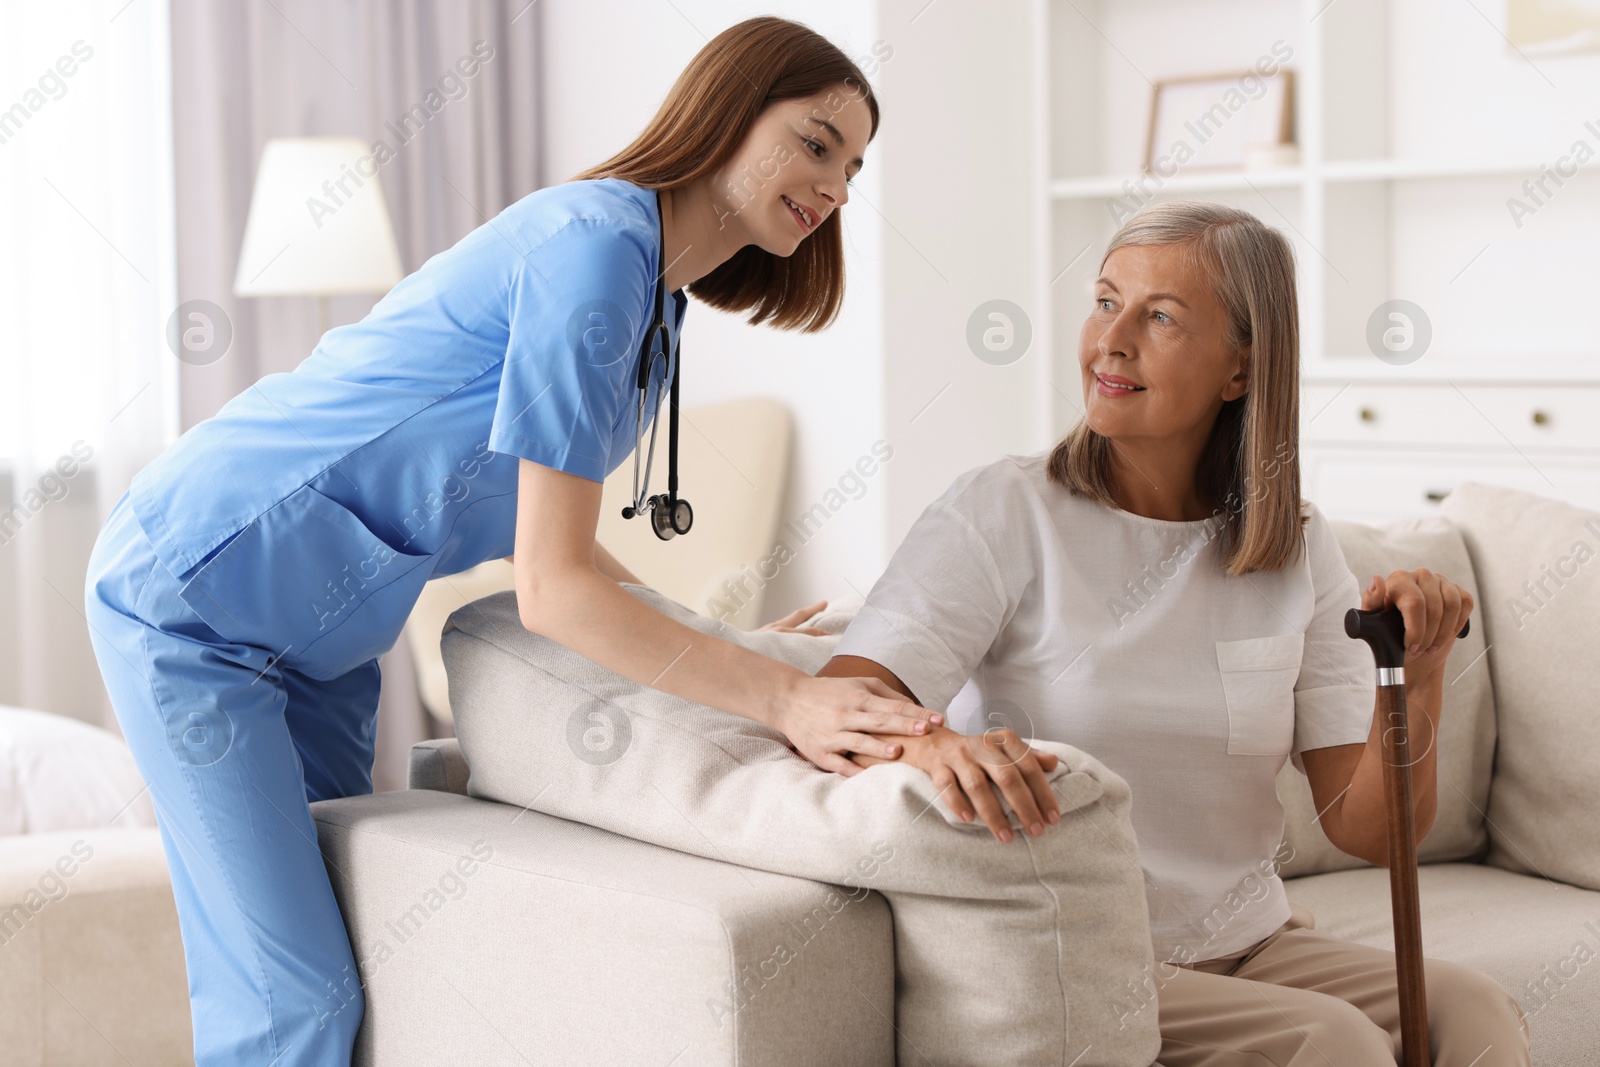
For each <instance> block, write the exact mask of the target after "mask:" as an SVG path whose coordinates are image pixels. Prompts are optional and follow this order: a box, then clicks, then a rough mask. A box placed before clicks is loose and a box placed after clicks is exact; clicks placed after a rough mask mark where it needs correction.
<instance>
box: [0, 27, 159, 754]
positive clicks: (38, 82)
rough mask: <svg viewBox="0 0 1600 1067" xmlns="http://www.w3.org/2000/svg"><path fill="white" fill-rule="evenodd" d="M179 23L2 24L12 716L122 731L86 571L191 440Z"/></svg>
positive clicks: (0, 672) (1, 397) (1, 460)
mask: <svg viewBox="0 0 1600 1067" xmlns="http://www.w3.org/2000/svg"><path fill="white" fill-rule="evenodd" d="M167 20H168V5H167V2H166V0H131V2H130V0H107V2H81V3H72V4H53V3H49V4H47V3H38V4H33V3H30V4H7V5H5V6H4V8H3V9H0V703H7V704H19V705H23V706H28V707H35V708H40V709H43V710H46V711H53V712H59V713H62V714H66V715H72V716H75V717H77V718H81V719H85V720H87V721H90V722H95V723H98V724H101V725H105V726H108V727H110V728H112V729H113V730H114V729H116V723H115V720H114V719H113V717H112V715H111V709H110V705H109V703H108V702H107V701H106V698H105V695H104V691H103V688H102V686H101V683H100V675H99V671H98V669H97V668H96V667H95V664H94V657H93V653H92V651H91V649H90V645H89V638H88V631H87V628H86V625H85V622H84V619H83V610H82V605H83V582H84V566H85V563H86V562H87V559H88V555H89V551H90V549H91V548H92V546H93V544H94V539H95V535H96V534H97V533H98V532H99V528H100V525H101V523H102V522H103V520H104V517H105V514H106V512H107V511H108V510H109V509H110V507H111V505H112V504H113V503H115V501H116V499H117V498H118V497H119V496H120V495H121V494H122V493H123V491H124V490H126V489H127V486H128V483H129V480H130V479H131V478H132V476H133V474H134V472H136V471H137V470H138V469H139V468H140V467H142V466H143V465H144V464H146V463H148V462H149V461H150V460H151V459H152V458H153V457H154V456H155V455H156V454H157V453H159V452H160V451H161V449H162V448H163V447H165V445H166V443H167V442H168V441H170V440H171V439H172V438H173V437H175V436H176V428H177V405H176V396H177V366H176V362H177V361H176V359H175V357H174V355H173V353H172V352H171V351H170V350H169V349H168V347H167V344H166V340H165V331H166V327H167V321H168V319H169V317H170V316H171V315H172V313H173V311H174V307H175V302H176V301H175V297H174V294H175V292H176V286H175V283H174V278H175V269H174V252H173V224H172V218H173V194H172V190H173V174H172V158H173V155H172V130H171V115H172V107H171V91H170V70H171V67H170V45H169V42H170V34H169V28H168V21H167Z"/></svg>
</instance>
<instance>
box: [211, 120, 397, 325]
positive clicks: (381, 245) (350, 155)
mask: <svg viewBox="0 0 1600 1067" xmlns="http://www.w3.org/2000/svg"><path fill="white" fill-rule="evenodd" d="M369 172H370V173H369ZM401 277H402V272H401V269H400V251H399V249H398V248H397V247H396V245H395V240H394V229H393V228H392V227H391V226H390V225H389V211H388V208H387V207H386V206H385V204H384V200H383V189H382V188H381V187H380V186H379V185H378V175H377V164H376V162H375V161H374V158H373V155H372V151H371V148H370V147H369V146H368V145H366V144H365V143H363V142H362V141H360V140H359V139H357V138H354V137H287V138H275V139H273V140H270V141H268V142H267V143H266V146H265V147H264V148H263V149H262V152H261V167H260V169H259V170H258V171H257V173H256V187H255V193H254V195H253V196H252V197H251V198H250V215H249V218H248V219H247V220H246V221H245V227H244V246H243V247H242V248H241V249H240V250H239V270H238V273H237V274H236V275H235V276H234V281H233V291H234V293H235V295H237V296H289V295H299V294H310V295H313V296H315V297H316V298H317V336H318V337H321V336H322V334H324V333H326V332H327V329H328V297H329V296H330V295H332V294H334V293H384V292H388V291H389V289H390V288H391V287H393V286H394V284H395V283H396V282H398V281H399V280H400V279H401Z"/></svg>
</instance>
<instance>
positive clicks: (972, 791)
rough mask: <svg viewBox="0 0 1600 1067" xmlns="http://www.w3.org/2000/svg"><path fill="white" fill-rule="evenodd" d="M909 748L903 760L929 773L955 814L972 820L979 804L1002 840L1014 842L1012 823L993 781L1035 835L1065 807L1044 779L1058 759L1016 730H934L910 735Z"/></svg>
mask: <svg viewBox="0 0 1600 1067" xmlns="http://www.w3.org/2000/svg"><path fill="white" fill-rule="evenodd" d="M905 749H906V751H905V755H904V756H902V757H900V760H899V762H901V763H909V764H911V765H912V766H914V767H921V768H922V769H923V770H924V771H927V772H928V776H929V777H930V778H932V779H933V784H934V787H935V788H936V789H938V790H939V797H940V799H941V800H943V801H944V802H945V804H946V806H948V807H949V808H950V810H951V811H953V812H954V813H955V814H956V817H957V818H959V819H960V820H961V821H962V822H971V821H972V818H973V809H974V808H976V809H977V813H978V814H979V815H981V816H983V821H984V823H985V824H986V825H987V826H988V827H989V830H990V832H991V833H993V834H994V836H995V837H997V838H999V839H1000V840H1001V841H1010V840H1011V838H1012V836H1013V835H1012V833H1011V823H1010V821H1009V820H1008V819H1007V818H1006V814H1005V811H1004V810H1003V809H1002V808H1001V807H1000V802H999V801H998V800H997V799H995V795H994V788H993V787H991V786H990V784H989V783H990V782H993V783H994V785H995V786H998V787H999V789H1000V793H1001V795H1003V796H1004V797H1005V798H1006V803H1008V804H1010V805H1011V810H1012V811H1014V812H1016V813H1017V818H1018V819H1020V820H1021V822H1022V825H1023V826H1025V827H1027V828H1028V832H1029V833H1031V834H1032V835H1033V836H1034V837H1038V836H1039V835H1040V834H1042V833H1044V824H1045V823H1047V822H1048V823H1050V824H1051V825H1054V824H1055V823H1058V822H1060V821H1061V807H1060V805H1059V804H1058V803H1057V802H1056V794H1055V791H1054V790H1052V789H1051V788H1050V780H1049V779H1048V778H1046V777H1045V773H1046V772H1047V771H1053V770H1055V769H1056V764H1057V763H1058V762H1060V761H1059V760H1057V759H1056V757H1055V756H1053V755H1051V754H1050V753H1048V752H1042V751H1040V750H1039V749H1036V748H1032V747H1030V746H1029V745H1028V744H1027V742H1025V741H1023V740H1022V738H1021V736H1020V735H1019V734H1018V733H1017V732H1016V731H1015V730H1002V729H996V730H986V731H985V732H983V733H981V734H958V733H956V732H955V731H954V730H948V729H936V730H934V731H932V732H931V733H929V734H928V735H927V736H926V737H912V738H908V739H907V740H906V742H905ZM851 759H852V760H853V761H854V762H855V763H856V764H858V765H859V766H862V767H870V766H872V765H873V764H875V763H882V762H885V761H883V760H880V759H875V758H874V757H872V756H871V755H869V754H865V753H862V752H859V751H858V752H857V753H856V754H855V755H854V756H852V757H851Z"/></svg>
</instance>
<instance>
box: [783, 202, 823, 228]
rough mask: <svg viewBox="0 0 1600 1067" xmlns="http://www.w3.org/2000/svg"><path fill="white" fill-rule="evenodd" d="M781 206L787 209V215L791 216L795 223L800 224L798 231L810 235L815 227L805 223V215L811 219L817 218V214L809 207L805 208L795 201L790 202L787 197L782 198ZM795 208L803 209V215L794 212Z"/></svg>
mask: <svg viewBox="0 0 1600 1067" xmlns="http://www.w3.org/2000/svg"><path fill="white" fill-rule="evenodd" d="M783 206H784V207H786V208H788V209H789V214H791V215H793V216H794V218H795V221H796V222H798V223H799V224H800V230H801V232H802V233H810V232H811V231H812V230H813V229H815V226H813V225H812V224H811V223H809V222H807V221H806V216H807V215H809V216H810V217H811V218H816V217H817V213H816V212H815V211H813V210H812V209H811V208H810V207H807V206H806V205H804V204H798V202H797V201H793V200H790V199H789V198H788V197H783ZM797 206H798V207H803V208H805V211H804V213H802V212H801V211H799V210H796V207H797Z"/></svg>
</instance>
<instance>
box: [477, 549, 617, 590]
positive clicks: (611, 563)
mask: <svg viewBox="0 0 1600 1067" xmlns="http://www.w3.org/2000/svg"><path fill="white" fill-rule="evenodd" d="M505 561H506V562H507V563H509V564H511V565H512V566H513V567H515V566H516V564H517V557H516V553H512V554H511V555H509V556H506V557H505ZM594 566H595V570H597V571H599V572H600V573H601V574H603V575H605V576H606V577H607V578H610V579H611V580H612V581H613V582H631V583H632V584H634V585H643V584H644V583H643V582H641V581H640V580H639V578H638V576H637V575H635V574H634V573H633V572H632V571H630V570H629V569H628V568H626V567H624V566H623V565H622V561H621V560H619V559H617V557H616V556H613V555H612V554H611V553H609V552H607V551H606V546H605V545H602V544H601V543H600V542H599V541H596V542H595V543H594Z"/></svg>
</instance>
